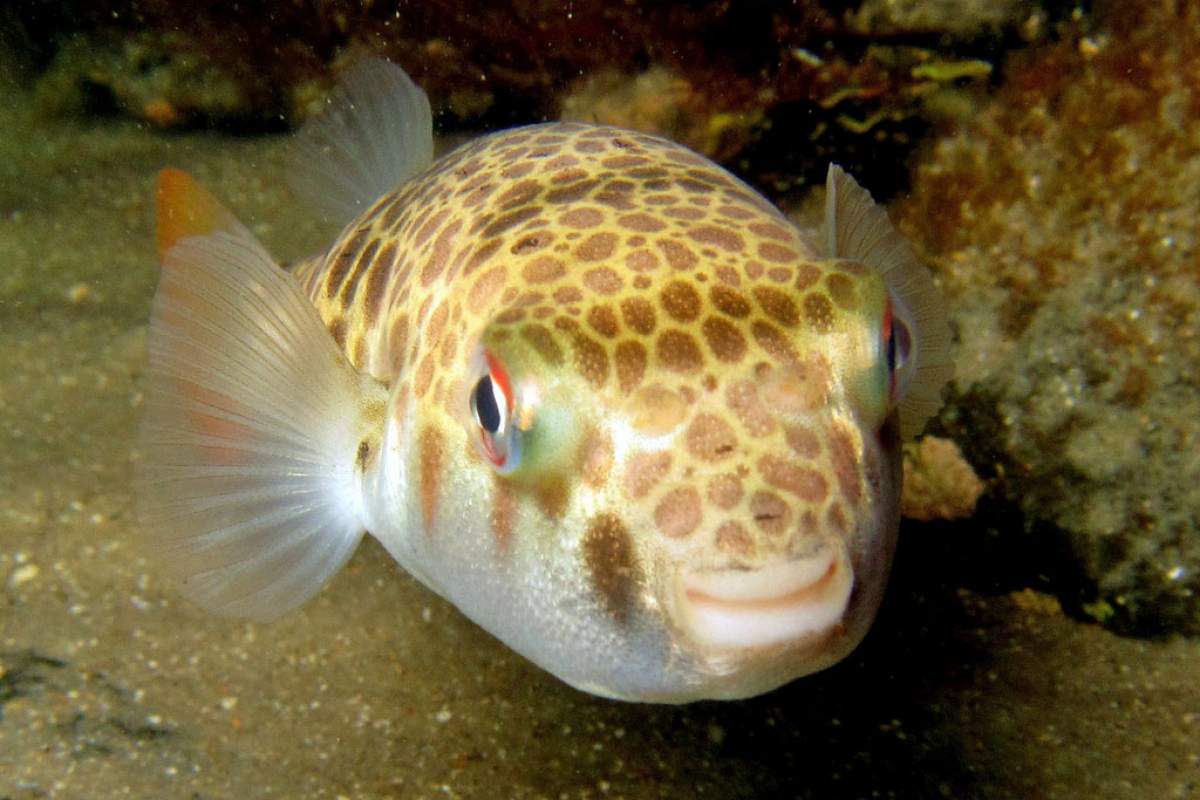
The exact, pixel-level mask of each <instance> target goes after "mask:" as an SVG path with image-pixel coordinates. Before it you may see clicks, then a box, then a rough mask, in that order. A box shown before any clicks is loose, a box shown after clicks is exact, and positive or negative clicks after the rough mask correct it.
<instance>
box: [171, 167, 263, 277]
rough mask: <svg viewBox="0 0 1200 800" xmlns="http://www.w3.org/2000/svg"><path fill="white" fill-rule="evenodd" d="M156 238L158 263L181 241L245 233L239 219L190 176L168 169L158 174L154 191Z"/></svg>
mask: <svg viewBox="0 0 1200 800" xmlns="http://www.w3.org/2000/svg"><path fill="white" fill-rule="evenodd" d="M154 216H155V236H156V241H157V245H158V260H159V261H160V262H161V261H162V260H163V257H164V256H165V255H166V253H167V251H168V250H170V249H171V248H172V247H174V246H175V244H176V243H177V242H178V241H179V240H180V239H185V238H187V237H189V236H207V235H209V234H210V233H217V232H219V231H224V232H226V233H233V234H241V232H243V231H244V230H245V228H244V227H243V226H242V223H240V222H238V220H237V217H235V216H234V215H233V214H232V213H230V212H229V210H227V209H226V208H225V206H223V205H221V203H220V201H219V200H217V198H215V197H213V196H212V195H211V194H209V192H208V190H207V189H205V188H204V187H203V186H201V185H200V184H199V183H197V182H196V179H195V178H193V177H192V176H191V175H189V174H188V173H186V172H184V171H183V170H181V169H175V168H174V167H167V168H166V169H164V170H162V171H161V172H159V173H158V180H157V182H156V184H155V191H154Z"/></svg>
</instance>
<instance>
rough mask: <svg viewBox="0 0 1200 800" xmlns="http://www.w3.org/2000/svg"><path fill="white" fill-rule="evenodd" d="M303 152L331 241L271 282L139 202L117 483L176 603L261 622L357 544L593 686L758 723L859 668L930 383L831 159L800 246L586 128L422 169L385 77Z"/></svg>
mask: <svg viewBox="0 0 1200 800" xmlns="http://www.w3.org/2000/svg"><path fill="white" fill-rule="evenodd" d="M297 148H298V152H299V153H300V154H301V157H300V158H299V159H298V161H297V165H298V166H297V169H298V174H299V176H300V177H299V178H298V180H297V184H298V185H299V186H300V187H301V190H302V191H303V192H306V193H307V194H308V195H309V196H310V199H313V200H314V201H315V202H317V203H319V204H321V206H322V207H323V208H324V209H325V210H326V211H327V213H329V214H336V215H340V218H339V221H341V222H345V223H346V224H345V227H344V229H343V230H342V233H341V234H340V235H339V236H338V238H337V240H336V241H335V242H334V244H333V245H332V247H330V248H329V250H328V251H327V252H325V253H323V254H321V255H319V256H317V257H314V258H311V259H309V260H306V261H303V262H301V263H300V264H298V265H296V266H295V267H294V268H292V269H291V270H290V271H285V270H284V269H282V268H281V267H280V266H278V265H277V263H276V262H275V261H273V260H272V258H271V256H270V255H268V253H267V252H266V250H265V249H264V248H263V247H262V245H260V244H259V243H258V242H257V241H256V240H255V238H254V236H253V235H252V234H251V233H250V232H249V231H248V230H247V229H246V228H245V227H244V226H242V225H241V224H240V223H239V222H238V221H237V220H236V219H235V218H234V217H233V216H232V215H231V214H230V213H229V212H228V211H226V210H225V209H223V208H222V207H221V206H220V205H219V203H218V202H217V201H216V200H215V199H214V198H213V197H212V196H211V195H209V194H208V193H207V192H205V191H204V190H203V189H201V188H200V187H199V186H198V185H197V184H196V183H195V182H194V181H193V180H192V179H191V178H189V177H188V176H187V175H186V174H185V173H183V172H180V171H178V170H165V171H164V172H163V173H161V175H160V177H159V180H158V186H157V212H158V231H157V237H158V248H159V253H160V260H161V264H162V274H161V280H160V283H159V286H158V290H157V294H156V295H155V298H154V303H153V311H152V316H151V322H150V331H149V353H150V356H149V366H148V369H147V373H146V391H145V396H146V412H145V418H144V421H143V425H142V428H141V434H140V437H141V439H140V446H141V453H142V458H141V460H140V463H139V465H138V468H137V475H136V489H137V495H138V514H139V517H140V522H141V526H142V528H143V530H144V531H145V534H146V538H147V539H148V541H149V544H150V546H151V548H152V549H153V550H154V551H156V552H157V554H158V555H159V556H161V558H162V561H163V563H164V565H165V568H166V570H167V571H168V572H170V573H171V574H173V576H174V577H175V578H177V579H178V580H179V582H180V584H181V587H182V590H183V592H184V593H185V594H186V595H187V596H188V597H190V598H191V599H193V600H195V601H197V602H198V603H200V604H202V605H204V606H206V607H208V608H210V609H212V610H214V611H216V612H219V613H223V614H228V615H234V616H240V617H246V618H251V619H270V618H273V617H276V616H278V615H280V614H282V613H284V612H286V611H288V610H289V609H292V608H294V607H296V606H298V605H299V604H301V603H303V602H304V601H305V600H306V599H308V598H309V597H311V596H312V595H313V594H314V593H316V592H317V591H318V589H320V587H321V586H322V585H323V584H324V583H325V582H326V581H327V580H328V579H329V578H330V577H331V576H332V575H333V574H334V573H335V572H336V571H337V570H338V569H339V567H341V566H342V564H343V563H345V561H346V560H347V559H348V558H349V556H350V555H351V553H352V552H353V550H354V549H355V546H356V545H357V543H358V542H359V540H360V539H361V537H362V535H363V533H364V532H369V533H370V534H371V535H373V536H375V537H376V538H377V539H378V540H379V541H380V542H381V543H382V545H383V546H384V547H385V548H386V550H387V551H388V552H389V553H390V554H391V555H392V557H394V558H395V559H396V561H398V562H399V563H400V564H401V565H402V566H403V568H404V569H406V570H407V571H408V572H410V573H411V574H412V575H413V576H415V577H416V578H418V579H419V580H420V581H421V582H423V583H424V584H425V585H427V586H428V587H429V588H430V589H432V590H433V591H435V592H437V593H438V594H440V595H442V596H443V597H445V598H446V599H448V600H449V601H450V602H452V603H453V604H454V605H455V606H457V607H458V608H459V609H460V610H461V611H462V612H463V613H464V614H466V615H467V616H468V617H470V618H471V619H472V620H474V621H475V622H476V623H478V624H479V625H481V626H482V627H484V628H485V629H486V630H488V631H490V632H491V633H492V634H494V635H495V636H497V637H498V638H499V639H501V640H502V641H504V642H505V643H507V644H508V645H509V646H510V647H512V648H513V649H514V650H516V651H517V652H519V653H521V654H522V655H524V656H525V657H526V658H528V659H530V660H531V661H533V662H535V663H536V664H538V665H540V666H541V667H543V668H545V669H546V670H548V671H549V672H551V673H553V674H554V675H556V676H558V677H559V678H561V679H562V680H564V681H566V682H567V683H569V684H571V685H573V686H575V687H578V688H579V689H582V690H584V691H587V692H592V693H595V694H597V695H602V696H607V697H613V698H620V699H626V700H637V701H651V702H668V703H677V702H686V701H691V700H697V699H702V698H740V697H747V696H751V695H755V694H758V693H761V692H764V691H767V690H770V689H772V688H774V687H777V686H779V685H781V684H783V683H785V682H787V681H789V680H791V679H793V678H796V677H798V676H801V675H804V674H807V673H811V672H814V671H816V670H819V669H822V668H824V667H827V666H829V665H831V664H833V663H834V662H836V661H838V660H839V659H841V658H842V657H843V656H845V655H846V654H847V653H848V652H850V651H851V650H852V649H853V648H854V647H855V646H856V645H857V644H858V642H859V641H860V640H861V639H862V637H863V636H864V634H865V632H866V630H867V628H868V627H869V625H870V623H871V620H872V618H873V617H874V615H875V611H876V609H877V607H878V605H879V602H880V597H881V594H882V592H883V588H884V585H885V582H886V578H887V573H888V570H889V568H890V563H891V558H892V552H893V549H894V542H895V537H896V530H897V527H898V522H899V510H898V508H899V491H900V477H901V476H900V459H899V455H900V451H899V445H900V441H901V440H902V438H904V437H907V436H912V435H914V434H915V433H917V432H918V431H919V430H920V428H921V427H922V425H923V424H924V422H925V420H926V418H927V417H929V416H930V415H931V414H932V413H933V412H934V411H936V409H937V407H938V404H939V394H940V390H941V387H942V385H943V383H944V382H945V381H946V380H947V378H948V376H949V374H950V372H951V365H950V362H949V357H948V343H949V329H948V327H947V325H946V321H945V317H944V312H943V309H942V306H941V301H940V299H939V298H938V296H937V293H936V290H935V288H934V285H933V282H932V279H931V278H930V276H929V274H928V273H927V271H926V270H925V268H924V267H923V266H921V265H920V264H919V263H918V262H917V261H916V260H915V258H914V257H913V255H912V254H911V252H910V250H909V249H908V247H907V245H906V244H905V243H904V241H903V240H902V239H901V237H900V236H899V235H898V234H897V233H895V232H894V231H893V229H892V227H891V225H890V224H889V222H888V220H887V217H886V215H885V213H884V211H883V210H882V209H881V208H879V207H878V206H876V205H875V204H874V203H873V202H872V200H871V198H870V196H869V195H868V194H867V193H866V191H864V190H863V189H861V188H860V187H859V186H858V185H857V184H856V183H854V181H853V180H852V179H851V178H849V177H848V176H847V175H846V174H845V173H844V172H843V171H842V170H841V169H839V168H837V167H835V166H831V167H830V169H829V174H828V180H827V195H826V198H827V199H826V206H825V219H824V224H823V228H822V229H821V230H819V231H815V232H805V231H801V230H800V229H798V228H797V227H796V226H795V225H793V224H792V223H791V222H790V221H789V220H788V219H787V218H786V217H785V216H784V215H783V214H782V213H780V212H779V211H778V210H777V209H776V208H775V207H774V206H772V205H771V204H770V203H769V202H768V201H767V200H765V199H764V198H763V197H761V196H760V195H759V194H757V193H756V192H755V191H754V190H752V189H751V188H749V187H748V186H747V185H746V184H744V183H742V182H741V181H740V180H738V179H737V178H735V177H733V176H732V175H730V174H729V173H728V172H726V171H724V170H723V169H721V168H720V167H718V166H717V165H715V164H713V163H712V162H710V161H709V160H707V159H705V158H703V157H701V156H699V155H697V154H696V153H694V152H691V151H689V150H688V149H686V148H684V147H682V146H680V145H677V144H674V143H672V142H669V141H666V140H664V139H661V138H659V137H656V136H651V135H647V134H644V133H638V132H634V131H629V130H622V129H617V128H612V127H605V126H597V125H586V124H564V123H550V124H542V125H533V126H530V127H523V128H517V129H514V130H508V131H504V132H500V133H496V134H493V135H490V136H485V137H483V138H480V139H477V140H475V141H473V142H471V143H468V144H466V145H464V146H462V147H460V148H458V149H457V150H454V151H453V152H451V153H449V154H448V155H446V156H444V157H442V158H441V159H439V160H437V161H434V160H433V140H432V124H431V115H430V108H429V103H428V100H427V99H426V97H425V95H424V93H423V92H422V91H421V90H420V89H419V88H418V87H417V86H416V85H415V84H413V83H412V82H411V80H409V78H408V77H407V76H406V75H405V74H404V73H403V72H402V71H401V70H400V69H399V68H398V67H395V66H394V65H391V64H389V63H387V62H384V61H379V60H366V61H363V62H360V63H359V64H358V65H356V66H355V67H353V68H352V69H351V70H349V71H348V73H347V75H346V77H345V79H344V81H343V83H342V84H341V85H340V87H339V88H338V89H337V90H335V92H334V94H333V95H332V97H331V99H330V101H329V108H328V109H327V113H326V114H324V115H323V116H322V117H320V118H318V119H316V120H314V121H312V122H310V123H309V124H308V126H306V128H305V129H303V130H302V131H301V132H300V134H298V138H297Z"/></svg>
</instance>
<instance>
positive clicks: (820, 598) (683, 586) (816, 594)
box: [675, 543, 854, 652]
mask: <svg viewBox="0 0 1200 800" xmlns="http://www.w3.org/2000/svg"><path fill="white" fill-rule="evenodd" d="M853 587H854V575H853V568H852V566H851V564H850V560H849V558H848V557H847V554H846V550H845V547H844V546H842V545H841V544H840V543H829V544H827V545H825V546H823V547H821V548H820V549H819V550H817V551H816V552H814V553H812V554H809V555H805V556H803V557H799V558H791V559H787V560H780V561H777V562H774V563H771V564H767V565H765V566H762V567H759V568H756V569H752V570H747V569H737V568H725V569H703V570H689V569H684V570H681V571H680V573H679V576H678V579H677V581H676V601H675V609H676V616H677V623H678V624H680V625H681V626H682V628H683V629H684V631H685V632H686V634H687V636H688V638H689V639H691V640H692V641H693V642H694V643H695V644H696V645H698V646H700V647H702V648H704V649H707V650H711V651H724V652H729V651H742V650H753V649H758V648H771V647H779V646H787V645H792V644H801V643H804V642H815V641H818V640H821V639H824V638H825V637H826V636H828V635H829V634H831V633H834V632H836V631H837V630H838V629H840V627H841V626H842V622H843V617H844V615H845V612H846V610H847V607H848V605H849V602H850V595H851V592H852V590H853Z"/></svg>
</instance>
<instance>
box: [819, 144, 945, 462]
mask: <svg viewBox="0 0 1200 800" xmlns="http://www.w3.org/2000/svg"><path fill="white" fill-rule="evenodd" d="M821 238H822V246H823V249H824V255H825V256H826V257H827V258H842V259H847V260H849V261H857V262H858V263H860V264H864V265H866V266H868V267H870V268H871V269H874V270H875V271H877V272H879V273H880V274H881V275H882V276H883V279H884V282H885V283H886V284H887V286H888V289H889V291H890V292H891V294H892V303H893V304H894V305H895V306H896V307H897V309H896V310H897V313H900V314H903V315H904V318H905V319H907V320H908V321H909V322H910V323H911V324H910V328H911V330H910V333H911V334H912V352H911V353H910V356H909V357H910V359H911V364H912V368H911V369H910V370H908V371H907V374H906V375H904V376H903V377H902V379H901V384H900V386H899V391H898V396H899V398H900V401H899V416H900V435H901V436H902V437H903V438H904V439H911V438H913V437H914V436H916V435H917V434H918V433H920V432H921V429H922V428H924V427H925V423H926V421H928V419H929V418H930V417H931V416H933V415H934V414H935V413H937V410H938V408H940V407H941V405H942V399H941V394H942V387H943V386H944V385H945V384H946V381H948V380H950V378H951V377H952V376H953V374H954V364H953V363H952V362H951V360H950V326H949V325H948V324H947V322H946V309H945V302H944V301H943V300H942V297H941V293H940V292H938V290H937V287H936V286H934V284H933V277H932V276H931V275H930V274H929V270H928V269H927V268H926V267H925V265H924V264H922V263H921V262H920V261H918V260H917V257H916V256H915V255H913V252H912V248H911V247H910V246H909V244H908V242H907V241H905V239H904V237H903V236H901V235H900V234H899V233H897V232H896V229H895V228H893V227H892V223H891V220H889V219H888V216H887V213H886V212H885V211H884V209H883V208H882V207H881V206H879V205H878V204H877V203H876V202H875V201H874V200H872V199H871V195H870V193H869V192H868V191H867V190H866V189H864V188H862V187H861V186H859V185H858V184H857V183H856V182H855V180H854V179H853V178H851V177H850V176H849V175H847V174H846V172H845V170H843V169H842V168H841V167H839V166H837V165H836V164H830V165H829V172H828V175H827V177H826V181H825V224H824V228H823V230H822V237H821Z"/></svg>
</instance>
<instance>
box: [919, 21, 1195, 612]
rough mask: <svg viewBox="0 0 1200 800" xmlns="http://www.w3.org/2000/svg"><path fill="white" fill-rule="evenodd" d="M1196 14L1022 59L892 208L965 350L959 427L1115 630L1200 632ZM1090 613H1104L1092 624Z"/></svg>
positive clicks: (953, 427)
mask: <svg viewBox="0 0 1200 800" xmlns="http://www.w3.org/2000/svg"><path fill="white" fill-rule="evenodd" d="M1198 87H1200V9H1198V8H1197V6H1196V5H1195V4H1185V3H1179V4H1174V3H1150V4H1138V5H1137V7H1136V8H1134V7H1133V6H1132V5H1131V4H1117V3H1113V4H1110V5H1108V6H1105V7H1102V8H1101V9H1100V10H1099V12H1098V18H1097V26H1096V27H1095V28H1094V29H1092V30H1088V29H1085V28H1083V27H1077V28H1075V29H1072V30H1068V31H1065V32H1064V35H1063V37H1062V40H1061V41H1060V42H1059V43H1057V44H1055V45H1053V46H1050V47H1047V48H1040V49H1036V50H1034V51H1032V52H1029V53H1026V54H1022V55H1021V56H1019V57H1017V58H1016V59H1014V61H1013V62H1012V63H1011V64H1010V65H1009V66H1008V68H1007V69H1006V71H1005V76H1004V85H1003V88H1002V89H1001V90H1000V91H999V92H998V94H997V95H996V97H995V98H994V99H993V100H991V101H989V102H988V103H987V104H986V105H985V106H984V107H983V108H981V109H980V112H979V113H978V114H977V115H976V116H975V117H974V118H973V119H972V120H971V121H970V122H969V123H967V124H966V125H964V126H963V127H962V129H961V130H960V131H959V132H958V133H957V134H955V135H951V136H949V137H948V138H945V139H943V140H941V141H939V142H938V143H937V144H936V146H935V147H934V148H932V150H931V152H930V153H929V154H928V157H927V158H926V159H925V160H924V161H923V163H921V165H920V166H919V168H918V169H917V172H916V178H915V186H914V192H913V196H912V197H911V199H909V200H908V201H907V202H904V203H902V204H901V205H900V206H899V207H898V209H897V211H898V213H899V215H900V218H901V223H902V227H904V228H906V229H907V230H908V232H910V233H911V234H913V237H914V239H915V240H916V241H917V242H918V243H919V244H922V245H923V246H924V248H925V251H926V253H927V255H928V256H929V257H930V259H931V261H932V262H933V263H934V266H935V269H936V271H937V272H938V273H939V275H940V277H941V280H942V282H943V284H944V286H945V288H946V292H947V295H948V298H949V306H950V309H951V313H952V316H953V320H954V323H955V324H956V327H957V329H958V333H959V337H960V340H961V347H960V350H959V359H958V375H957V378H956V381H955V384H954V387H953V388H954V392H955V395H956V398H955V400H954V401H953V402H952V403H951V406H950V408H949V410H948V411H947V413H946V414H945V415H944V416H943V424H944V425H945V426H946V427H947V428H948V429H949V430H950V431H952V432H953V433H954V435H955V438H956V439H957V440H958V441H959V443H960V444H961V445H962V447H963V449H964V451H965V453H966V455H967V457H968V459H969V460H970V461H971V462H972V463H973V464H974V466H975V468H976V470H977V471H979V472H980V473H981V474H983V475H984V476H985V477H989V478H991V479H993V480H992V483H994V485H995V486H996V487H998V494H999V497H1000V498H1001V499H1002V500H1004V501H1008V502H1010V503H1012V504H1016V505H1017V506H1018V507H1019V508H1020V509H1021V510H1022V511H1023V512H1024V514H1025V515H1026V518H1027V519H1028V520H1029V521H1030V522H1031V524H1032V525H1035V526H1040V527H1038V530H1046V531H1049V533H1045V534H1041V535H1050V536H1053V535H1059V536H1061V537H1062V544H1063V545H1065V548H1066V549H1067V551H1068V552H1069V553H1070V554H1071V558H1072V559H1073V561H1074V562H1075V564H1076V568H1077V569H1078V570H1079V572H1080V574H1081V575H1082V576H1083V577H1084V578H1086V580H1087V581H1088V582H1089V585H1090V586H1091V587H1092V591H1093V596H1092V597H1091V598H1090V600H1091V601H1092V602H1086V603H1085V602H1082V601H1087V600H1089V598H1086V597H1085V598H1081V599H1080V600H1081V603H1080V607H1082V608H1083V610H1084V612H1085V613H1092V614H1093V616H1096V617H1097V618H1100V619H1101V621H1103V622H1106V623H1108V624H1110V625H1112V626H1114V627H1116V628H1118V629H1120V630H1125V631H1131V632H1139V633H1156V632H1164V631H1183V632H1188V633H1193V634H1197V633H1200V530H1198V528H1197V525H1198V519H1200V369H1198V367H1197V365H1200V240H1198V233H1200V228H1198V227H1197V222H1196V220H1197V219H1200V192H1198V191H1197V187H1198V186H1200V88H1198ZM1089 610H1090V611H1089Z"/></svg>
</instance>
